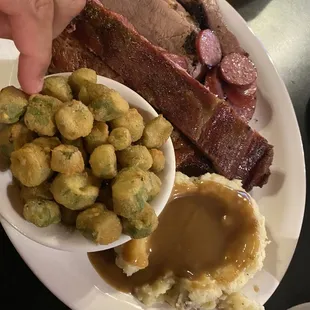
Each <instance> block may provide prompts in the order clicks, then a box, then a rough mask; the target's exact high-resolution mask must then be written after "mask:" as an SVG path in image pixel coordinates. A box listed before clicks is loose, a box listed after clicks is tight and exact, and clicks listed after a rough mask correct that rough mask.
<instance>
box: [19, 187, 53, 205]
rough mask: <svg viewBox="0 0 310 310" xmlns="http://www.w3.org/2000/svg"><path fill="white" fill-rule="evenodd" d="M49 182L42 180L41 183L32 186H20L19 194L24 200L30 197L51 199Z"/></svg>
mask: <svg viewBox="0 0 310 310" xmlns="http://www.w3.org/2000/svg"><path fill="white" fill-rule="evenodd" d="M50 187H51V184H50V183H49V182H43V183H42V184H40V185H38V186H34V187H27V186H24V185H23V186H22V187H21V192H20V196H21V198H22V199H23V200H24V201H25V202H26V201H28V200H31V199H36V198H40V199H46V200H53V195H52V193H51V191H50Z"/></svg>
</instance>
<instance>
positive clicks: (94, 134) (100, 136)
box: [84, 121, 109, 154]
mask: <svg viewBox="0 0 310 310" xmlns="http://www.w3.org/2000/svg"><path fill="white" fill-rule="evenodd" d="M108 137H109V127H108V125H107V124H106V123H103V122H96V121H95V122H94V126H93V129H92V131H91V133H90V134H89V135H88V136H87V137H85V138H84V141H85V147H86V150H87V152H88V153H89V154H91V153H92V152H93V151H94V149H95V148H96V147H98V146H100V145H102V144H105V143H107V142H108Z"/></svg>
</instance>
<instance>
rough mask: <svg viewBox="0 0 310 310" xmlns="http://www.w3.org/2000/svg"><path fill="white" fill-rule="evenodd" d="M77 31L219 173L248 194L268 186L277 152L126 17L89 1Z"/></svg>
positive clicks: (79, 20) (91, 48)
mask: <svg viewBox="0 0 310 310" xmlns="http://www.w3.org/2000/svg"><path fill="white" fill-rule="evenodd" d="M75 26H76V30H75V36H76V37H77V38H78V39H79V40H80V41H81V42H82V43H83V44H85V46H87V47H88V48H89V49H90V50H91V51H92V52H93V53H94V54H96V55H97V56H98V57H100V58H101V59H102V60H103V61H104V62H105V63H106V64H107V65H108V66H109V67H110V68H112V69H113V70H114V71H115V72H117V73H118V74H119V75H120V76H121V77H122V78H123V79H124V81H125V83H126V84H127V85H129V86H130V87H132V88H133V89H135V90H136V91H138V92H139V93H140V94H142V96H144V97H145V98H146V99H147V100H148V101H149V102H150V103H151V104H152V105H153V106H154V107H155V108H157V109H158V110H160V111H161V112H162V113H163V114H164V115H165V117H166V118H167V119H169V120H170V121H171V122H172V123H173V125H174V126H175V127H177V128H178V129H179V130H180V131H181V132H182V133H183V134H184V135H186V136H187V137H188V138H189V139H190V140H191V141H192V142H193V143H194V144H195V145H196V146H197V147H198V148H199V149H200V150H201V151H202V152H203V153H204V154H206V155H207V156H208V158H209V159H210V160H211V162H212V165H213V167H214V168H215V170H216V171H217V172H218V173H220V174H222V175H224V176H226V177H227V178H229V179H232V178H236V177H240V178H241V179H242V181H243V185H244V186H245V187H246V188H247V189H250V188H252V187H253V186H262V185H263V184H264V183H265V182H266V181H267V179H268V176H269V174H270V170H269V167H270V164H271V162H272V158H273V150H272V146H271V145H269V144H268V142H267V141H266V140H265V139H264V138H263V137H261V136H260V135H259V134H258V133H257V132H255V131H254V130H252V129H251V128H250V127H249V126H248V125H247V124H246V123H244V122H243V121H242V120H241V119H240V118H239V117H238V116H237V115H236V114H235V113H234V111H233V110H232V108H231V107H230V106H229V105H228V104H227V103H226V102H223V101H219V100H218V99H217V98H216V97H215V96H214V95H212V94H211V93H209V92H208V90H207V89H206V88H205V87H204V86H203V85H201V84H200V83H199V82H198V81H196V80H194V79H193V78H192V77H191V76H190V75H189V74H187V73H186V71H185V70H182V69H181V68H180V67H179V66H177V65H175V64H174V63H173V62H171V61H169V60H168V59H167V58H166V57H165V56H164V54H163V52H162V51H161V50H159V49H158V48H157V47H156V46H154V45H152V44H151V43H150V42H149V41H148V40H146V39H145V38H144V37H142V36H141V35H140V34H139V33H138V32H137V31H136V30H135V29H134V28H133V26H132V25H131V24H130V23H129V22H128V21H127V20H126V19H125V18H124V17H123V16H121V15H118V14H116V13H114V12H111V11H109V10H107V9H106V8H104V7H103V6H102V5H101V4H100V3H99V2H98V1H95V0H89V1H88V2H87V5H86V7H85V9H84V10H83V12H82V13H81V14H80V15H79V16H78V17H77V18H76V20H75ZM254 141H255V143H254ZM254 144H255V149H259V150H260V152H256V151H255V149H254V148H253V145H254Z"/></svg>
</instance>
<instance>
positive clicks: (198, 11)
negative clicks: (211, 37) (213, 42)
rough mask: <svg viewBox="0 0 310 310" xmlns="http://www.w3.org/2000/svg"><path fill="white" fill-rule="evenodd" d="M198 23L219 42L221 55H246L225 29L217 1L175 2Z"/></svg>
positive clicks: (194, 0)
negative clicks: (209, 31)
mask: <svg viewBox="0 0 310 310" xmlns="http://www.w3.org/2000/svg"><path fill="white" fill-rule="evenodd" d="M177 1H178V2H179V3H180V4H182V5H183V7H184V8H185V9H186V10H187V11H188V12H189V13H190V14H191V15H192V16H193V18H194V19H195V20H196V21H197V22H198V24H199V26H200V28H201V29H206V28H210V29H211V30H213V31H214V32H215V34H216V35H217V37H218V39H219V40H220V42H221V47H222V52H223V55H224V56H225V55H227V54H230V53H240V54H245V55H246V54H247V53H246V52H245V51H244V50H243V49H242V48H241V46H240V44H239V42H238V39H237V38H236V37H235V35H234V34H233V33H232V32H231V31H230V30H229V29H228V28H227V26H226V24H225V22H224V19H223V16H222V13H221V10H220V8H219V6H218V3H217V0H177Z"/></svg>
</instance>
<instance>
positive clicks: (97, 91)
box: [79, 82, 109, 105]
mask: <svg viewBox="0 0 310 310" xmlns="http://www.w3.org/2000/svg"><path fill="white" fill-rule="evenodd" d="M108 90H109V88H108V87H107V86H105V85H102V84H96V83H91V82H88V83H85V84H84V85H83V86H82V87H81V90H80V92H79V100H80V101H82V102H83V103H84V104H86V105H89V104H90V103H91V102H92V101H93V100H95V99H97V98H99V97H100V96H101V95H104V94H105V93H106V92H107V91H108Z"/></svg>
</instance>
